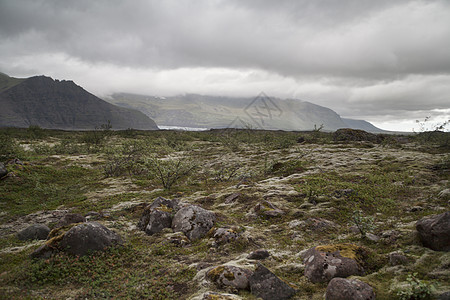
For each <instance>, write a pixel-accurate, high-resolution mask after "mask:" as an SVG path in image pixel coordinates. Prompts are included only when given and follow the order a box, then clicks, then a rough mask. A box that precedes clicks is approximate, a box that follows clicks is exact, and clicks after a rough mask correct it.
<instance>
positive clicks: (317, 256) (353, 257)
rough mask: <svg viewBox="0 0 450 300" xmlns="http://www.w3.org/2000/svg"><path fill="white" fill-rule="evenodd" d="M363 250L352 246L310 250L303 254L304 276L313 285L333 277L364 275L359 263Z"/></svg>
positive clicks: (324, 247) (320, 247) (327, 246)
mask: <svg viewBox="0 0 450 300" xmlns="http://www.w3.org/2000/svg"><path fill="white" fill-rule="evenodd" d="M363 253H365V251H364V250H363V248H361V247H359V246H357V245H353V244H334V245H326V246H317V247H313V248H310V249H309V250H308V251H306V253H305V254H304V263H305V276H306V277H307V278H308V279H309V280H310V281H311V282H313V283H318V282H328V281H330V280H331V279H333V278H335V277H344V278H345V277H348V276H351V275H359V276H362V275H364V268H363V267H362V266H361V264H360V263H359V261H361V260H362V259H364V257H363Z"/></svg>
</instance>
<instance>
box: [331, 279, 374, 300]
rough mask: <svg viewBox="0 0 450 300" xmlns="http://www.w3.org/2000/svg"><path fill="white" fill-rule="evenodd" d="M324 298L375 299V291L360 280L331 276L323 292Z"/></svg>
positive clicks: (334, 299)
mask: <svg viewBox="0 0 450 300" xmlns="http://www.w3.org/2000/svg"><path fill="white" fill-rule="evenodd" d="M325 300H375V292H374V291H373V289H372V287H371V286H370V285H368V284H367V283H364V282H362V281H360V280H356V279H344V278H333V279H332V280H331V281H330V283H329V284H328V287H327V291H326V292H325Z"/></svg>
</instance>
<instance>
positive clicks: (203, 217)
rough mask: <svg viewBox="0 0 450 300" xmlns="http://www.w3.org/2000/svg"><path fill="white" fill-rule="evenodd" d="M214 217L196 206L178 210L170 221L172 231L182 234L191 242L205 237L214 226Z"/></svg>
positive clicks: (209, 212) (211, 213)
mask: <svg viewBox="0 0 450 300" xmlns="http://www.w3.org/2000/svg"><path fill="white" fill-rule="evenodd" d="M215 220H216V215H215V214H214V213H213V212H212V211H209V210H206V209H203V208H201V207H199V206H196V205H190V206H186V207H183V208H182V209H180V210H179V211H178V212H177V213H176V214H175V216H174V217H173V220H172V229H173V230H174V231H177V232H178V231H181V232H183V233H184V234H185V235H186V236H187V237H188V238H189V239H190V240H191V241H192V240H197V239H200V238H202V237H203V236H205V235H206V234H207V233H208V231H209V230H210V229H211V228H212V227H213V226H214V222H215Z"/></svg>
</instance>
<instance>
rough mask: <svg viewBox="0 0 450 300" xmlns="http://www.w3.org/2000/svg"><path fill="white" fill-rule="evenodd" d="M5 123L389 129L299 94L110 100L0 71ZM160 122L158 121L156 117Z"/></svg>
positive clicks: (0, 121)
mask: <svg viewBox="0 0 450 300" xmlns="http://www.w3.org/2000/svg"><path fill="white" fill-rule="evenodd" d="M0 106H1V109H0V127H28V126H30V125H38V126H40V127H42V128H50V129H65V130H89V129H95V128H98V127H100V126H101V125H102V124H107V123H108V122H110V123H111V125H112V128H113V129H127V128H134V129H142V130H155V129H158V126H157V125H156V124H158V125H160V126H173V127H191V128H253V129H266V130H292V131H301V130H314V129H319V128H320V129H322V130H324V131H334V130H337V129H339V128H353V129H362V130H365V131H369V132H377V133H380V132H385V131H383V130H382V129H380V128H377V127H375V126H374V125H372V124H370V123H369V122H366V121H364V120H353V119H346V118H342V117H340V116H339V115H338V114H337V113H336V112H334V111H333V110H331V109H329V108H326V107H323V106H319V105H316V104H313V103H311V102H307V101H302V100H298V99H280V98H275V97H268V96H267V95H266V94H264V93H261V94H259V95H258V96H257V97H255V98H244V97H221V96H207V95H197V94H186V95H179V96H173V97H157V96H147V95H138V94H130V93H116V94H113V95H111V96H109V97H107V98H105V99H104V100H102V99H100V98H98V97H96V96H94V95H93V94H91V93H89V92H87V91H86V90H84V89H83V88H82V87H80V86H78V85H76V84H75V83H74V82H73V81H67V80H61V81H60V80H54V79H52V78H50V77H46V76H34V77H30V78H25V79H19V78H14V77H10V76H8V75H6V74H3V73H0ZM155 122H156V123H155Z"/></svg>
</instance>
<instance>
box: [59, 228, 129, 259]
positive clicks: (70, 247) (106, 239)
mask: <svg viewBox="0 0 450 300" xmlns="http://www.w3.org/2000/svg"><path fill="white" fill-rule="evenodd" d="M117 244H122V238H121V237H120V236H119V235H118V234H117V233H115V232H114V231H112V230H110V229H108V228H106V227H105V226H103V225H101V224H99V223H97V222H88V223H83V224H79V225H76V226H74V227H72V228H70V230H69V231H67V232H66V233H65V234H64V236H63V237H62V239H61V242H60V243H59V248H60V249H61V250H63V251H65V252H67V253H70V254H73V255H79V256H83V255H86V254H88V253H89V252H92V251H104V250H106V249H107V248H108V247H110V246H113V245H117Z"/></svg>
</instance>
